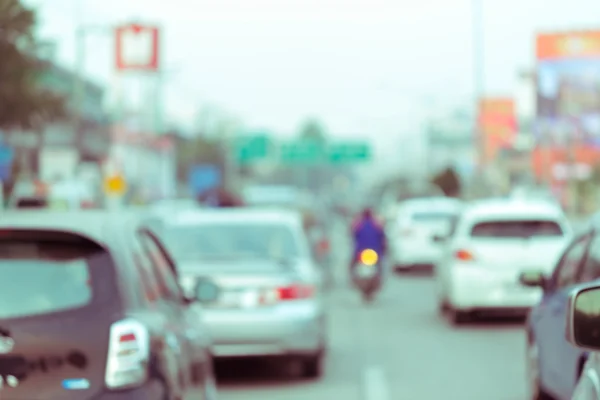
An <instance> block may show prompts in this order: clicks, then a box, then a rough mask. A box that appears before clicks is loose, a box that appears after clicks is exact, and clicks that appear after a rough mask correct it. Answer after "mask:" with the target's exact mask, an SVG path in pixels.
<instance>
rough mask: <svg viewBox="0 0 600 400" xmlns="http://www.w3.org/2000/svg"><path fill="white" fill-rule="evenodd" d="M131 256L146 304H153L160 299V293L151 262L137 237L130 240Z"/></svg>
mask: <svg viewBox="0 0 600 400" xmlns="http://www.w3.org/2000/svg"><path fill="white" fill-rule="evenodd" d="M132 254H133V261H134V263H135V267H136V269H137V274H138V275H139V277H140V281H141V282H140V283H141V286H142V290H143V291H144V296H145V299H146V301H147V302H148V303H150V304H153V303H155V302H156V301H157V300H158V299H159V298H160V297H161V293H160V290H159V285H158V281H157V278H156V276H155V275H154V269H153V267H152V260H151V259H150V257H149V256H148V255H147V254H146V253H145V251H144V248H143V247H142V244H141V243H140V241H139V239H138V238H137V237H134V238H133V239H132Z"/></svg>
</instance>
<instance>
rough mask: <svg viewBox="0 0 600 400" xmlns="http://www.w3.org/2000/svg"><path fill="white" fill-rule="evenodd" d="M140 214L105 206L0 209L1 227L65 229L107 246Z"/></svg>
mask: <svg viewBox="0 0 600 400" xmlns="http://www.w3.org/2000/svg"><path fill="white" fill-rule="evenodd" d="M142 218H143V214H142V213H139V212H130V211H104V210H73V211H51V210H47V209H45V210H20V211H7V212H3V213H0V229H7V228H19V229H33V230H56V231H65V232H71V233H75V234H79V235H81V236H86V237H88V238H90V239H92V240H94V241H96V242H98V243H99V244H103V245H105V246H109V247H110V242H111V239H113V238H114V237H115V236H120V235H115V233H116V231H117V230H119V229H121V230H122V229H124V228H125V227H127V226H130V225H131V224H134V223H135V222H136V221H139V220H141V219H142Z"/></svg>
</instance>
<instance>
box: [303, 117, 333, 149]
mask: <svg viewBox="0 0 600 400" xmlns="http://www.w3.org/2000/svg"><path fill="white" fill-rule="evenodd" d="M299 136H300V138H301V139H308V140H314V141H316V142H319V143H325V142H327V133H326V131H325V127H324V126H323V125H322V124H321V122H320V121H319V120H317V119H314V118H311V119H309V120H307V121H306V122H304V124H303V125H302V128H301V129H300V135H299Z"/></svg>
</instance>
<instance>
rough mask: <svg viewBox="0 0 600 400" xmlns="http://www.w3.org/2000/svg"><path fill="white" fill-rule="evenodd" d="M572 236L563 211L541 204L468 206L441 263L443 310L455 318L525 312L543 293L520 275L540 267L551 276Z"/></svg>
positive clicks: (442, 238) (441, 239) (447, 242)
mask: <svg viewBox="0 0 600 400" xmlns="http://www.w3.org/2000/svg"><path fill="white" fill-rule="evenodd" d="M571 237H572V231H571V227H570V226H569V223H568V221H567V218H566V216H565V215H564V214H563V212H562V211H561V210H560V209H559V208H557V207H554V206H552V205H548V204H545V203H543V202H542V203H538V202H531V203H526V202H513V201H502V200H493V201H481V202H476V203H474V204H473V205H471V206H470V207H467V208H465V210H464V211H463V212H462V213H461V215H460V217H459V218H458V219H457V221H456V224H455V225H454V226H453V228H452V230H451V232H450V233H449V234H448V235H446V236H438V237H436V240H437V241H438V242H440V243H443V244H444V250H443V253H444V254H443V255H442V259H441V261H440V262H439V263H438V264H437V266H436V282H437V288H438V290H437V292H438V304H439V309H440V311H442V312H444V313H446V314H447V315H448V316H449V317H450V319H451V321H452V322H454V323H461V322H465V321H467V320H468V319H469V318H470V317H472V316H474V315H475V313H481V312H494V313H495V314H497V313H509V314H518V315H523V316H525V315H526V314H527V312H528V311H529V310H530V309H531V307H533V306H535V305H536V304H537V303H538V302H539V300H540V299H541V297H542V292H541V290H540V289H539V288H531V287H525V286H523V285H522V284H521V283H520V282H519V275H520V274H521V273H523V272H527V271H530V270H532V269H535V270H536V271H543V272H544V273H547V274H550V273H551V272H552V270H553V268H554V265H555V264H556V261H557V259H558V257H559V256H560V254H561V252H562V251H563V249H564V248H565V246H566V245H567V244H568V243H569V241H570V240H571Z"/></svg>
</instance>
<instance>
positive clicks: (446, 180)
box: [432, 168, 461, 197]
mask: <svg viewBox="0 0 600 400" xmlns="http://www.w3.org/2000/svg"><path fill="white" fill-rule="evenodd" d="M432 183H433V184H434V185H436V186H437V187H439V188H440V190H441V191H442V192H444V194H445V195H446V196H449V197H459V196H460V191H461V186H460V179H459V177H458V174H457V173H456V171H454V168H446V169H445V170H444V171H442V172H441V173H439V174H438V175H436V176H435V177H434V178H433V180H432Z"/></svg>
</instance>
